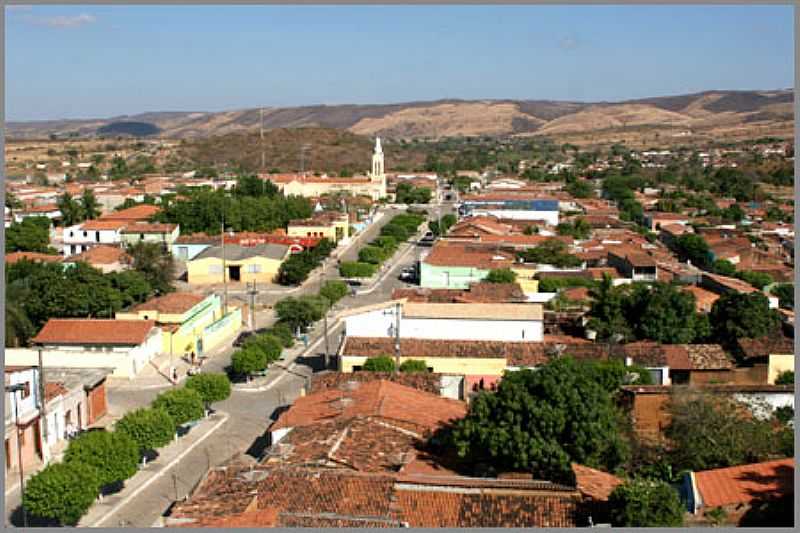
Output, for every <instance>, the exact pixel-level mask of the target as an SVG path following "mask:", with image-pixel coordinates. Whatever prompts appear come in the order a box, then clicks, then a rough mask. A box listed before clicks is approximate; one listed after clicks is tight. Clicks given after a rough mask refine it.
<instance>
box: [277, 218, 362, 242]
mask: <svg viewBox="0 0 800 533" xmlns="http://www.w3.org/2000/svg"><path fill="white" fill-rule="evenodd" d="M286 235H287V236H289V237H323V238H326V239H329V240H330V241H331V242H334V243H338V242H339V241H342V240H344V241H347V240H348V239H349V238H350V218H349V217H348V216H347V213H339V212H335V211H325V212H322V213H319V214H317V215H316V216H314V217H312V218H307V219H304V220H292V221H290V222H289V224H288V226H287V227H286Z"/></svg>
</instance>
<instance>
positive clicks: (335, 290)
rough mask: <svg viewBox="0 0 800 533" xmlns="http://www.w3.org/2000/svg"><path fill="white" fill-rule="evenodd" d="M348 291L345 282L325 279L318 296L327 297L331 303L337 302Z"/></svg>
mask: <svg viewBox="0 0 800 533" xmlns="http://www.w3.org/2000/svg"><path fill="white" fill-rule="evenodd" d="M349 293H350V289H349V288H348V287H347V283H345V282H343V281H339V280H329V281H326V282H325V284H324V285H323V286H322V288H321V289H320V290H319V294H320V296H324V297H325V298H327V299H328V301H329V302H331V304H334V303H336V302H338V301H339V300H341V299H342V298H344V297H345V296H347V295H348V294H349Z"/></svg>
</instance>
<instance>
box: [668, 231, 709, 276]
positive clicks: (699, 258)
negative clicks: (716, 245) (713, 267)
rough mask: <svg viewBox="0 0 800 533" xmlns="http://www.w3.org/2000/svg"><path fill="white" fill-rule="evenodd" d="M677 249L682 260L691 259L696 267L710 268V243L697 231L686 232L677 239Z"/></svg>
mask: <svg viewBox="0 0 800 533" xmlns="http://www.w3.org/2000/svg"><path fill="white" fill-rule="evenodd" d="M675 251H676V252H677V254H678V257H679V258H680V260H681V261H687V260H688V261H691V262H692V264H693V265H695V266H696V267H699V268H708V267H709V265H710V263H711V252H710V250H709V248H708V243H707V242H706V241H705V239H703V237H701V236H700V235H697V234H695V233H684V234H683V235H681V236H680V237H678V238H677V239H675Z"/></svg>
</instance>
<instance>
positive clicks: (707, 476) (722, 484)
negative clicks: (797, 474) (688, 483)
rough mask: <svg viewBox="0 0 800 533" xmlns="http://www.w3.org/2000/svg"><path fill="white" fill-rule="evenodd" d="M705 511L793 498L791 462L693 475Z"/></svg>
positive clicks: (715, 470) (785, 460) (792, 469)
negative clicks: (785, 497)
mask: <svg viewBox="0 0 800 533" xmlns="http://www.w3.org/2000/svg"><path fill="white" fill-rule="evenodd" d="M694 476H695V483H696V486H697V490H698V492H699V493H700V497H701V498H702V500H703V506H704V507H706V508H712V507H720V506H725V505H734V504H747V503H750V502H752V501H753V500H761V499H768V498H779V497H781V496H786V495H790V494H794V458H793V457H791V458H788V459H780V460H777V461H767V462H764V463H753V464H747V465H741V466H732V467H729V468H717V469H714V470H703V471H700V472H695V473H694Z"/></svg>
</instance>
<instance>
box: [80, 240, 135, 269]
mask: <svg viewBox="0 0 800 533" xmlns="http://www.w3.org/2000/svg"><path fill="white" fill-rule="evenodd" d="M77 261H86V262H87V263H89V264H90V265H112V264H114V263H123V264H128V263H130V262H131V261H132V258H131V256H130V255H128V254H127V253H126V252H125V250H123V249H122V248H120V247H119V246H110V245H107V244H100V245H98V246H92V247H91V248H89V249H88V250H86V251H85V252H83V253H81V254H79V255H76V256H72V257H70V258H68V259H65V262H69V263H74V262H77Z"/></svg>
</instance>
